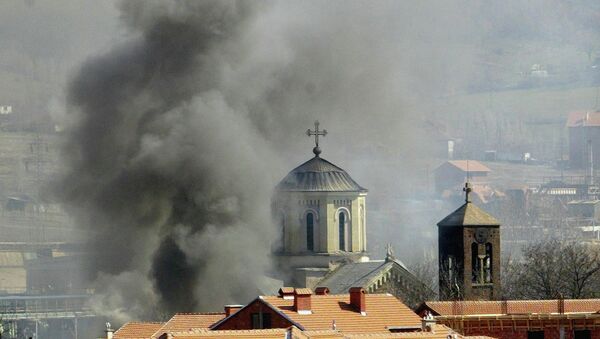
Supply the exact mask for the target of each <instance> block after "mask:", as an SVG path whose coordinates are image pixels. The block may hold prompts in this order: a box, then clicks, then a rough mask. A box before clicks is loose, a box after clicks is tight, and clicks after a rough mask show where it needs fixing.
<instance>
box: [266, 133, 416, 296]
mask: <svg viewBox="0 0 600 339" xmlns="http://www.w3.org/2000/svg"><path fill="white" fill-rule="evenodd" d="M306 134H307V135H308V136H309V137H312V136H314V138H315V147H314V148H313V154H314V156H313V157H312V158H311V159H309V160H308V161H306V162H305V163H303V164H301V165H300V166H298V167H296V168H294V169H293V170H292V171H291V172H289V173H288V174H287V175H286V176H285V177H284V178H283V180H281V182H280V183H279V184H278V185H277V187H276V189H275V194H274V197H273V204H272V206H273V213H274V216H275V220H276V221H277V222H278V226H279V228H280V240H279V243H278V244H277V246H276V249H275V251H274V256H275V259H276V262H277V263H278V268H279V271H280V272H283V274H284V277H283V280H284V284H285V285H286V286H295V287H308V288H311V289H314V288H316V287H319V286H325V287H328V288H329V290H330V292H331V293H332V294H338V293H346V291H348V288H350V287H357V286H358V287H362V288H364V289H365V291H367V292H368V293H376V292H378V293H382V292H388V293H392V294H394V295H396V296H397V297H399V298H400V299H401V300H403V301H404V302H405V303H407V304H409V305H410V304H411V303H412V302H413V300H412V299H414V297H412V294H414V293H415V291H424V290H428V288H427V287H426V286H425V285H424V284H422V283H421V282H420V281H419V280H418V279H417V278H416V277H415V276H414V275H413V274H412V273H411V272H410V271H409V270H408V269H407V267H406V266H405V265H404V264H403V263H402V262H401V261H399V260H397V259H396V258H395V257H394V255H393V251H392V249H391V246H388V251H387V255H386V258H385V260H371V259H370V258H369V254H368V252H367V222H366V220H367V219H366V214H367V208H366V199H367V193H368V190H367V189H366V188H364V187H362V186H361V185H359V184H358V183H357V182H356V181H355V180H354V179H353V178H352V177H351V176H350V175H349V174H348V173H347V172H346V171H345V170H343V169H342V168H341V167H338V166H336V165H335V164H333V163H331V162H329V161H327V160H325V159H324V158H323V157H321V153H322V150H321V148H320V147H319V137H320V136H322V137H323V136H325V135H326V134H327V130H320V129H319V122H318V121H317V122H315V129H314V130H310V129H309V130H307V131H306ZM416 301H417V300H415V302H416Z"/></svg>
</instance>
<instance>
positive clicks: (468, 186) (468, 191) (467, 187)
mask: <svg viewBox="0 0 600 339" xmlns="http://www.w3.org/2000/svg"><path fill="white" fill-rule="evenodd" d="M463 191H464V192H465V202H471V192H472V191H473V188H471V183H470V182H468V181H467V182H466V183H465V187H464V188H463Z"/></svg>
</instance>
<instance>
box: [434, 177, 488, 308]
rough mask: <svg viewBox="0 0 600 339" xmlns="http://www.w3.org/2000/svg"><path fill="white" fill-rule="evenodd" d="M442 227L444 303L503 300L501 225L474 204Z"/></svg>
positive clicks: (441, 290) (467, 192) (452, 215)
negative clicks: (501, 298)
mask: <svg viewBox="0 0 600 339" xmlns="http://www.w3.org/2000/svg"><path fill="white" fill-rule="evenodd" d="M464 191H465V203H464V204H463V205H462V206H461V207H459V208H458V209H457V210H456V211H454V212H452V213H450V214H449V215H448V216H447V217H445V218H444V219H442V221H440V222H439V223H438V224H437V226H438V258H439V295H440V300H463V299H464V300H481V299H484V300H493V299H497V298H499V297H500V295H499V294H500V223H499V222H498V221H497V220H496V219H495V218H494V217H492V216H491V215H489V214H488V213H486V212H485V211H483V210H482V209H480V208H479V207H477V206H476V205H475V204H473V203H472V202H471V198H470V194H471V186H470V184H469V183H467V184H466V185H465V188H464Z"/></svg>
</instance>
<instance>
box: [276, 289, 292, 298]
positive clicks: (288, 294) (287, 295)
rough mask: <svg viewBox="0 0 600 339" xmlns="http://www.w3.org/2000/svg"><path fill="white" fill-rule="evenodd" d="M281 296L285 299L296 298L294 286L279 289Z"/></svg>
mask: <svg viewBox="0 0 600 339" xmlns="http://www.w3.org/2000/svg"><path fill="white" fill-rule="evenodd" d="M279 296H280V297H281V298H283V299H290V300H291V299H294V288H293V287H282V288H280V289H279Z"/></svg>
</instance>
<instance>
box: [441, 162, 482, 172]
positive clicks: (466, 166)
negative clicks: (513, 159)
mask: <svg viewBox="0 0 600 339" xmlns="http://www.w3.org/2000/svg"><path fill="white" fill-rule="evenodd" d="M446 164H449V165H451V166H454V167H456V168H458V169H459V170H461V171H463V172H491V171H492V170H490V169H489V168H488V167H487V166H485V165H484V164H482V163H480V162H479V161H477V160H448V161H447V162H445V163H443V164H442V165H441V166H440V167H438V168H441V167H442V166H444V165H446Z"/></svg>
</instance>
